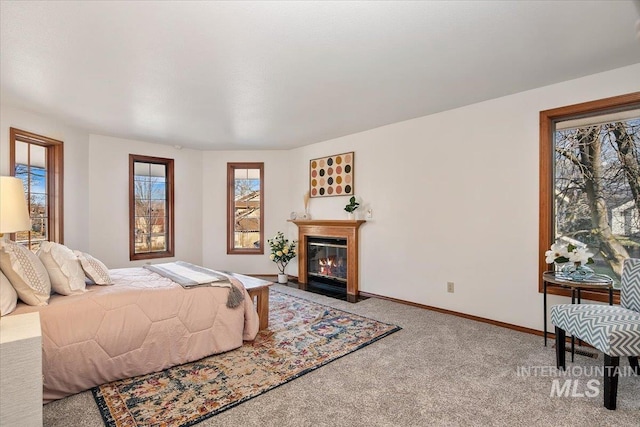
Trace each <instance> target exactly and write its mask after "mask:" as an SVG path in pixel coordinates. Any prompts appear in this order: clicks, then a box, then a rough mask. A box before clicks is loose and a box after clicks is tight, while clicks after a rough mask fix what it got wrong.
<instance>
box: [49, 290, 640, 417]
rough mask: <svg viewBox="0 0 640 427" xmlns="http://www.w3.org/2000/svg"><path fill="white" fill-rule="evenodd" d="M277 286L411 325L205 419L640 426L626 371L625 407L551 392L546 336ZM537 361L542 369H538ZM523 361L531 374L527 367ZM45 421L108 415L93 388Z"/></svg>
mask: <svg viewBox="0 0 640 427" xmlns="http://www.w3.org/2000/svg"><path fill="white" fill-rule="evenodd" d="M274 288H275V289H278V290H279V291H281V292H285V293H290V294H292V295H299V296H302V297H303V298H307V299H310V300H315V301H318V302H321V303H323V304H327V305H331V306H334V307H337V308H340V309H343V310H345V311H350V312H354V313H357V314H361V315H363V316H366V317H370V318H373V319H377V320H380V321H383V322H386V323H391V324H396V325H399V326H401V327H402V328H403V330H401V331H399V332H396V333H394V334H392V335H390V336H388V337H386V338H384V339H383V340H380V341H377V342H376V343H374V344H372V345H369V346H367V347H365V348H363V349H361V350H358V351H356V352H354V353H351V354H349V355H347V356H345V357H342V358H341V359H339V360H336V361H334V362H332V363H330V364H328V365H326V366H323V367H322V368H320V369H317V370H315V371H313V372H311V373H309V374H307V375H304V376H302V377H300V378H297V379H295V380H293V381H291V382H289V383H287V384H284V385H282V386H280V387H278V388H276V389H273V390H271V391H269V392H267V393H264V394H262V395H260V396H258V397H256V398H254V399H251V400H249V401H247V402H245V403H242V404H241V405H238V406H236V407H234V408H232V409H230V410H228V411H225V412H222V413H220V414H218V415H216V416H214V417H212V418H210V419H207V420H205V421H204V422H202V423H201V424H198V426H202V427H205V426H243V427H246V426H274V427H276V426H278V427H280V426H345V427H348V426H430V425H437V426H478V425H480V426H527V427H529V426H585V425H586V426H595V425H597V426H614V425H615V426H638V425H640V377H637V376H633V377H622V378H620V381H619V388H618V409H617V410H616V411H608V410H607V409H605V408H604V407H603V406H602V395H601V394H600V395H599V396H597V397H592V398H590V397H551V396H550V394H551V388H552V383H553V380H554V379H557V378H555V377H552V376H549V372H553V369H555V368H554V366H555V355H554V350H553V349H552V348H551V346H549V347H546V348H545V347H544V346H543V342H542V341H543V340H542V338H541V337H539V336H535V335H530V334H525V333H520V332H516V331H512V330H509V329H505V328H500V327H497V326H492V325H488V324H484V323H479V322H474V321H471V320H466V319H462V318H459V317H455V316H450V315H446V314H441V313H437V312H433V311H428V310H423V309H419V308H416V307H410V306H406V305H402V304H397V303H393V302H390V301H384V300H379V299H375V298H370V299H368V300H365V301H361V302H359V303H357V304H349V303H347V302H344V301H338V300H335V299H331V298H328V297H323V296H321V295H315V294H310V293H306V292H304V291H299V290H297V289H291V288H287V287H284V286H279V285H275V286H274ZM622 363H623V365H624V366H628V365H627V361H626V360H624V361H623V362H622ZM601 364H602V356H600V357H599V358H598V359H592V358H589V357H584V356H576V363H575V364H574V365H570V366H580V367H590V368H591V369H594V368H597V367H600V366H601ZM532 367H542V368H541V369H539V370H538V375H534V374H535V372H534V369H533V368H532ZM523 368H529V372H530V373H531V375H529V376H527V375H518V371H519V370H520V371H521V372H522V371H523ZM551 368H553V369H551ZM583 371H584V373H586V374H587V375H583V376H580V377H573V378H574V379H578V381H579V388H578V389H577V393H582V394H585V392H589V391H590V389H587V388H586V382H587V381H588V380H591V379H595V380H601V378H600V377H599V376H589V375H588V374H589V372H587V370H586V369H585V370H583ZM560 382H561V383H563V382H564V379H561V380H560ZM601 382H602V381H600V383H601ZM601 392H602V384H600V393H601ZM44 425H45V426H60V427H62V426H64V427H68V426H96V427H98V426H102V425H103V423H102V420H101V417H100V413H99V411H98V408H97V406H96V404H95V402H94V400H93V397H92V395H91V393H90V392H84V393H80V394H77V395H75V396H70V397H68V398H66V399H62V400H59V401H56V402H53V403H50V404H48V405H46V406H45V407H44Z"/></svg>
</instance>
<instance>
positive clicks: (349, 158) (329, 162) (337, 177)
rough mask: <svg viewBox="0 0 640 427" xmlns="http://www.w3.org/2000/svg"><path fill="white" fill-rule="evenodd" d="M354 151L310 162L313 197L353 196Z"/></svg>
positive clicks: (310, 193)
mask: <svg viewBox="0 0 640 427" xmlns="http://www.w3.org/2000/svg"><path fill="white" fill-rule="evenodd" d="M353 154H354V153H353V151H351V152H349V153H342V154H336V155H333V156H328V157H321V158H319V159H312V160H310V161H309V195H310V196H311V197H328V196H352V195H353V194H354V189H353V163H354V158H353Z"/></svg>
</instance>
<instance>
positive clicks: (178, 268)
mask: <svg viewBox="0 0 640 427" xmlns="http://www.w3.org/2000/svg"><path fill="white" fill-rule="evenodd" d="M144 268H146V269H148V270H151V271H153V272H154V273H158V274H159V275H161V276H163V277H166V278H168V279H171V280H173V281H174V282H176V283H178V284H179V285H180V286H182V287H183V288H185V289H189V288H192V287H194V286H217V287H221V288H229V297H228V298H227V307H229V308H236V307H239V306H240V304H241V303H242V301H243V300H244V293H243V292H242V290H240V289H238V288H236V287H235V286H233V285H232V284H231V281H230V280H229V277H228V276H226V275H224V274H222V273H220V272H217V271H214V270H209V269H208V268H204V267H200V266H199V265H195V264H190V263H188V262H184V261H176V262H167V263H164V264H153V265H145V266H144Z"/></svg>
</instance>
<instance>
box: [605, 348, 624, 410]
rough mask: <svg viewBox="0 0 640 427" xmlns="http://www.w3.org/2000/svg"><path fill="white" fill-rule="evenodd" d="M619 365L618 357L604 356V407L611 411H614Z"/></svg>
mask: <svg viewBox="0 0 640 427" xmlns="http://www.w3.org/2000/svg"><path fill="white" fill-rule="evenodd" d="M619 365H620V358H619V357H612V356H609V355H608V354H605V355H604V407H605V408H607V409H611V410H614V409H616V397H617V395H618V366H619Z"/></svg>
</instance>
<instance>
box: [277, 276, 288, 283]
mask: <svg viewBox="0 0 640 427" xmlns="http://www.w3.org/2000/svg"><path fill="white" fill-rule="evenodd" d="M278 283H289V276H287V275H286V274H278Z"/></svg>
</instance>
